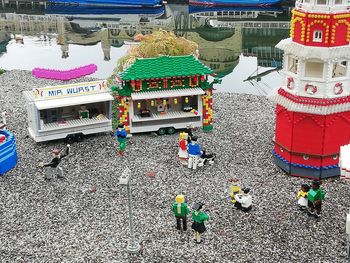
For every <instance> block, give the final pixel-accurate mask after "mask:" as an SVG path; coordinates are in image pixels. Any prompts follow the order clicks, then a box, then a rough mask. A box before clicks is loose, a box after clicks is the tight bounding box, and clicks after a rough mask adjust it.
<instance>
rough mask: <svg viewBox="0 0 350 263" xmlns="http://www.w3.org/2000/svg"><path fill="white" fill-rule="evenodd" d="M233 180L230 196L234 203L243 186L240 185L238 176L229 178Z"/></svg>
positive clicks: (230, 180)
mask: <svg viewBox="0 0 350 263" xmlns="http://www.w3.org/2000/svg"><path fill="white" fill-rule="evenodd" d="M228 181H229V182H231V186H230V197H231V202H232V203H233V204H234V203H236V199H235V195H236V194H239V193H241V186H240V185H239V179H237V178H232V179H229V180H228Z"/></svg>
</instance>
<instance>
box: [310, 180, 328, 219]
mask: <svg viewBox="0 0 350 263" xmlns="http://www.w3.org/2000/svg"><path fill="white" fill-rule="evenodd" d="M320 184H321V183H320V182H319V181H313V182H312V184H311V189H310V190H309V192H308V194H307V199H308V208H309V209H308V215H309V216H314V217H316V218H320V217H321V206H322V200H323V199H324V197H325V195H326V193H325V192H324V191H323V190H322V189H321V188H320ZM315 210H316V213H315Z"/></svg>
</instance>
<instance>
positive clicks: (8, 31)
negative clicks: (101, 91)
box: [0, 5, 290, 95]
mask: <svg viewBox="0 0 350 263" xmlns="http://www.w3.org/2000/svg"><path fill="white" fill-rule="evenodd" d="M6 8H7V9H8V7H6ZM6 8H5V9H6ZM2 11H3V12H2V13H0V68H4V69H8V70H9V69H26V70H32V69H33V68H34V67H46V68H56V69H69V68H73V67H77V66H82V65H84V64H90V63H95V64H97V65H98V71H97V72H96V73H95V74H94V75H93V76H94V77H97V78H106V77H108V76H109V75H110V74H111V72H112V70H113V68H114V67H115V65H116V61H117V60H118V58H119V57H121V56H123V55H124V54H125V53H126V52H127V48H128V46H129V45H130V44H131V42H132V41H133V36H134V35H136V34H138V33H142V34H148V33H151V32H153V31H155V30H157V29H159V28H162V29H165V30H169V31H173V32H174V33H175V34H176V35H178V36H183V37H185V38H187V39H189V40H192V41H194V42H196V43H197V44H198V45H199V53H200V60H201V61H202V62H203V63H204V64H206V65H208V66H210V67H211V68H212V69H213V70H214V72H215V73H216V74H218V75H219V76H220V77H222V78H223V81H222V84H221V85H219V86H218V91H227V92H237V93H251V94H259V95H266V93H268V92H270V91H271V89H273V88H275V87H277V86H278V85H279V84H280V83H281V79H282V78H281V75H280V73H279V71H278V69H279V68H280V67H281V65H282V52H281V51H280V50H278V49H276V48H275V45H276V44H277V43H278V42H279V41H280V40H281V39H283V38H287V37H288V36H289V19H290V16H289V13H290V9H289V8H282V7H270V8H260V9H257V8H244V7H240V8H230V9H228V8H203V7H200V8H197V7H189V6H187V5H186V6H181V5H167V6H165V7H161V8H156V9H132V11H131V10H128V9H113V10H108V11H106V10H101V9H92V8H89V9H87V8H84V9H82V8H79V9H77V8H74V7H52V6H51V7H50V8H46V9H45V10H39V11H38V12H39V13H40V12H41V13H42V14H35V15H31V14H29V12H27V11H26V12H25V13H24V14H18V10H17V14H15V13H13V12H12V13H11V12H9V11H8V10H4V9H3V10H2ZM32 11H33V10H32Z"/></svg>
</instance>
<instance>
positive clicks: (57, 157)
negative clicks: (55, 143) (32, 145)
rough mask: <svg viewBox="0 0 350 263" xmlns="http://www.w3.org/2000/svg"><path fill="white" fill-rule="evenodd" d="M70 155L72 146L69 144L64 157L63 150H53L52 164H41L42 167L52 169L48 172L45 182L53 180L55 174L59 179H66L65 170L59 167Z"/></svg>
mask: <svg viewBox="0 0 350 263" xmlns="http://www.w3.org/2000/svg"><path fill="white" fill-rule="evenodd" d="M69 153H70V145H69V144H67V147H66V152H65V153H64V154H63V155H61V150H59V149H53V150H52V157H53V159H52V160H51V162H49V163H43V162H40V163H39V166H40V167H50V168H49V169H47V170H46V173H45V180H51V179H52V177H53V175H54V174H55V173H56V174H57V178H60V179H64V176H63V170H62V168H61V167H60V166H59V164H60V162H61V160H62V159H63V158H64V157H66V156H67V155H69Z"/></svg>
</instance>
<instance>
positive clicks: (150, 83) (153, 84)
mask: <svg viewBox="0 0 350 263" xmlns="http://www.w3.org/2000/svg"><path fill="white" fill-rule="evenodd" d="M147 88H148V89H154V88H159V83H158V81H157V80H149V81H147Z"/></svg>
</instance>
